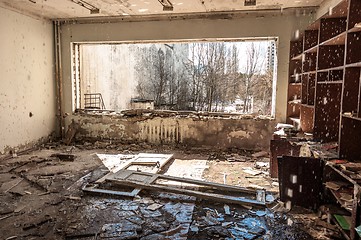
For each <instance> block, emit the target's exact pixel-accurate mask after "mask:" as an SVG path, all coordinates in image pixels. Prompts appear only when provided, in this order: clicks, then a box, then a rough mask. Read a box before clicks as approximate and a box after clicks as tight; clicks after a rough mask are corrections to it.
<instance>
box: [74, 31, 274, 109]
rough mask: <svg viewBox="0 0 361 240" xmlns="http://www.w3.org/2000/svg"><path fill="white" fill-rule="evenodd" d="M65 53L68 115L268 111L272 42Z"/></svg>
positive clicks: (87, 47) (122, 46) (92, 47)
mask: <svg viewBox="0 0 361 240" xmlns="http://www.w3.org/2000/svg"><path fill="white" fill-rule="evenodd" d="M73 46H74V47H73V53H74V54H73V57H74V59H73V66H74V67H73V77H74V82H73V83H74V84H73V87H74V91H73V92H74V109H86V110H94V109H96V110H99V109H106V110H112V111H115V112H119V111H121V110H124V109H137V108H143V109H162V110H178V111H181V110H182V111H183V110H191V111H209V112H228V113H240V114H261V115H272V114H273V112H274V102H275V86H276V84H275V82H276V76H277V73H276V69H277V39H276V38H267V39H238V40H237V41H223V40H222V41H206V42H205V41H202V42H157V43H111V44H108V43H106V44H82V43H81V44H80V43H79V44H74V45H73Z"/></svg>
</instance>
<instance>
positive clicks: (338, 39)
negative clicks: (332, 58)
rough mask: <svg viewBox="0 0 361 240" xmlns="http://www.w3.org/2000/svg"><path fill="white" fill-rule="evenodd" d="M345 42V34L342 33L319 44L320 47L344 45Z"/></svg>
mask: <svg viewBox="0 0 361 240" xmlns="http://www.w3.org/2000/svg"><path fill="white" fill-rule="evenodd" d="M345 40H346V32H342V33H341V34H339V35H337V36H334V37H333V38H331V39H328V40H326V41H324V42H322V43H320V46H326V45H345Z"/></svg>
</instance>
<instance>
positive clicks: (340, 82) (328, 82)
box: [317, 80, 343, 84]
mask: <svg viewBox="0 0 361 240" xmlns="http://www.w3.org/2000/svg"><path fill="white" fill-rule="evenodd" d="M342 83H343V81H342V80H337V81H323V82H317V84H342Z"/></svg>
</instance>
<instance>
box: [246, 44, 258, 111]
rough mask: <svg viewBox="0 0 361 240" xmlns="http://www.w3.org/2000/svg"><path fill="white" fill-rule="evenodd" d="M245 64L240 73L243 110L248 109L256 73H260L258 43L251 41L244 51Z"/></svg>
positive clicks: (255, 81)
mask: <svg viewBox="0 0 361 240" xmlns="http://www.w3.org/2000/svg"><path fill="white" fill-rule="evenodd" d="M246 57H247V60H246V61H247V64H246V67H245V73H244V74H243V75H242V78H241V81H242V88H243V102H244V107H243V112H249V111H250V107H251V106H250V98H251V96H252V94H253V90H254V87H255V84H256V83H257V78H256V76H257V74H259V73H260V68H261V66H262V65H263V61H262V60H261V50H260V45H259V44H255V43H254V42H252V43H251V44H250V45H249V47H248V48H247V51H246Z"/></svg>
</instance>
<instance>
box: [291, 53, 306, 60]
mask: <svg viewBox="0 0 361 240" xmlns="http://www.w3.org/2000/svg"><path fill="white" fill-rule="evenodd" d="M302 55H303V53H300V54H298V55H296V56H294V57H293V58H291V60H293V61H296V60H297V61H300V60H302Z"/></svg>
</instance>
